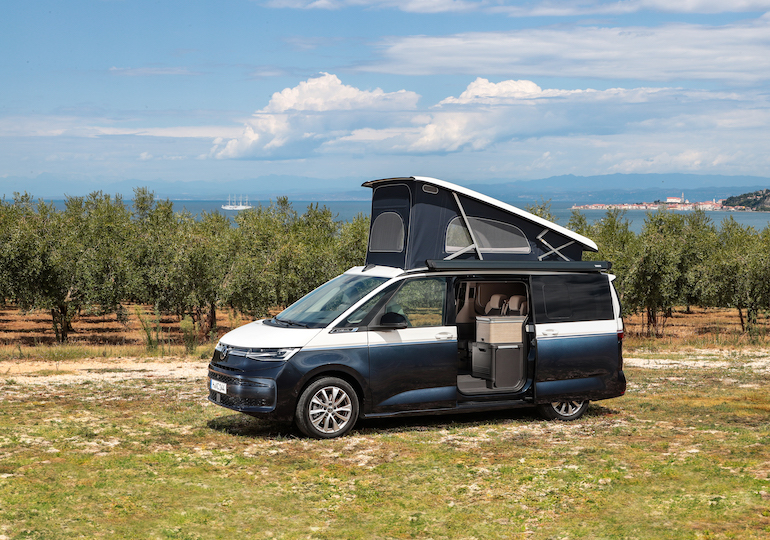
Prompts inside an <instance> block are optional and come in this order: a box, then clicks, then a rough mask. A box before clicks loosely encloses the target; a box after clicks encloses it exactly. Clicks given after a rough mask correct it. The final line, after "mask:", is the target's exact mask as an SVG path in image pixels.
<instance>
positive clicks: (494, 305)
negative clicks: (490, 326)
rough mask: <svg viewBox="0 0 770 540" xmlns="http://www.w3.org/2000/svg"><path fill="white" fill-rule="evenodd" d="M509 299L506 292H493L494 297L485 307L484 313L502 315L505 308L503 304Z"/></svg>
mask: <svg viewBox="0 0 770 540" xmlns="http://www.w3.org/2000/svg"><path fill="white" fill-rule="evenodd" d="M507 299H508V297H507V296H505V295H504V294H493V295H492V297H491V298H490V299H489V302H487V305H486V307H485V308H484V314H485V315H500V313H501V312H502V309H503V305H504V304H505V301H506V300H507Z"/></svg>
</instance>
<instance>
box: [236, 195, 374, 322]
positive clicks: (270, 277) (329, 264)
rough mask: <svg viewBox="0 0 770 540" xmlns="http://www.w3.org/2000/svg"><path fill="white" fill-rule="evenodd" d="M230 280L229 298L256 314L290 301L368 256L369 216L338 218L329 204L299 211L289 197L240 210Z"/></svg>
mask: <svg viewBox="0 0 770 540" xmlns="http://www.w3.org/2000/svg"><path fill="white" fill-rule="evenodd" d="M235 222H236V225H237V227H236V229H235V230H233V233H232V234H233V236H232V244H231V245H232V250H231V253H232V254H233V257H234V259H235V261H236V263H235V264H234V265H233V266H232V269H231V272H230V274H229V276H228V278H227V281H226V290H225V294H226V296H227V298H228V303H229V304H230V305H232V306H233V307H235V308H236V309H238V310H239V311H242V312H244V313H248V314H249V315H251V316H255V317H259V316H264V315H266V314H267V312H268V309H270V308H272V307H276V306H287V305H289V304H291V303H293V302H295V301H296V300H298V299H299V298H301V297H302V296H304V295H305V294H307V293H308V292H309V291H311V290H312V289H315V288H316V287H318V286H320V285H322V284H323V283H325V282H326V281H328V280H329V279H331V278H332V277H334V276H336V275H339V274H341V273H342V272H344V271H345V270H347V269H348V268H349V267H350V266H354V265H360V264H363V262H364V257H365V254H366V242H367V236H368V234H369V224H368V222H369V220H368V218H365V217H364V216H361V215H359V216H356V218H354V219H353V221H351V222H349V223H345V224H342V223H339V222H337V221H335V220H334V216H333V215H332V213H331V211H330V210H329V209H328V208H326V207H319V206H318V205H310V206H308V208H307V211H306V212H305V213H304V214H302V215H298V214H297V212H296V211H295V210H294V209H293V208H292V206H291V204H290V203H289V201H288V199H287V198H285V197H281V198H279V199H278V200H277V201H276V202H275V203H272V204H270V205H269V206H267V207H263V206H259V207H258V208H255V209H252V210H247V211H244V212H240V213H239V214H238V216H237V217H236V218H235Z"/></svg>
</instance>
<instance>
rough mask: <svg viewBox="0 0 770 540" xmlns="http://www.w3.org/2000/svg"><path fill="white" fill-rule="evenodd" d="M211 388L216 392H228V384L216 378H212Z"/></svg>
mask: <svg viewBox="0 0 770 540" xmlns="http://www.w3.org/2000/svg"><path fill="white" fill-rule="evenodd" d="M211 389H212V390H213V391H214V392H219V393H220V394H227V384H225V383H223V382H222V381H215V380H214V379H211Z"/></svg>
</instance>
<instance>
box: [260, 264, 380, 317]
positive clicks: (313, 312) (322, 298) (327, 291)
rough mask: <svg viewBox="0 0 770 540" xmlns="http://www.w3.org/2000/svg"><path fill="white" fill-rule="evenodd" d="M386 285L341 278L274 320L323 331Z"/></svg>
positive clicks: (365, 278) (348, 276) (361, 278)
mask: <svg viewBox="0 0 770 540" xmlns="http://www.w3.org/2000/svg"><path fill="white" fill-rule="evenodd" d="M386 281H388V280H387V278H382V277H368V276H360V275H354V274H343V275H341V276H337V277H336V278H334V279H333V280H331V281H328V282H326V283H324V284H323V285H321V286H320V287H318V288H317V289H316V290H314V291H313V292H311V293H308V294H307V295H305V296H303V297H302V298H300V299H299V300H297V301H296V302H294V303H293V304H292V305H290V306H289V307H287V308H286V309H285V310H283V311H282V312H281V313H280V314H279V315H277V316H276V317H275V318H276V319H277V320H279V321H283V322H285V323H287V324H292V323H294V324H300V325H303V326H307V327H309V328H322V327H324V326H326V325H327V324H329V323H330V322H332V321H333V320H334V319H336V318H337V317H339V316H340V315H342V313H343V312H344V311H346V310H347V309H349V308H350V306H352V305H353V304H355V303H356V302H358V301H359V300H361V299H362V298H363V297H364V296H366V295H367V294H369V293H370V292H372V291H373V290H374V289H375V288H377V287H379V286H380V285H382V284H383V283H385V282H386Z"/></svg>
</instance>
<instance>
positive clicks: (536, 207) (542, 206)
mask: <svg viewBox="0 0 770 540" xmlns="http://www.w3.org/2000/svg"><path fill="white" fill-rule="evenodd" d="M524 209H525V210H526V211H527V212H529V213H530V214H535V215H536V216H539V217H541V218H543V219H547V220H548V221H552V222H553V223H556V222H557V221H558V220H557V219H556V216H554V215H553V212H551V199H548V200H545V199H543V198H541V199H540V202H539V203H536V204H528V205H527V206H526V207H525V208H524Z"/></svg>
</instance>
